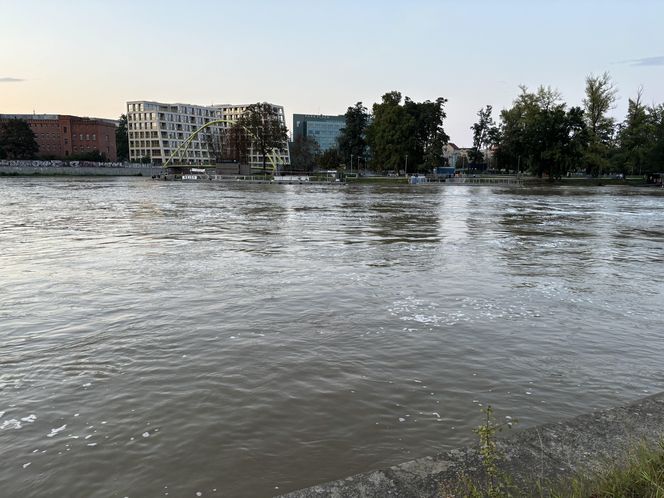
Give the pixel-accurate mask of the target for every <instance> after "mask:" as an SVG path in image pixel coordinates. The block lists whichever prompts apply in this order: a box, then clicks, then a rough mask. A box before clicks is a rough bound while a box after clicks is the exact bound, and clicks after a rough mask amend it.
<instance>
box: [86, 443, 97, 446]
mask: <svg viewBox="0 0 664 498" xmlns="http://www.w3.org/2000/svg"><path fill="white" fill-rule="evenodd" d="M88 446H97V443H88Z"/></svg>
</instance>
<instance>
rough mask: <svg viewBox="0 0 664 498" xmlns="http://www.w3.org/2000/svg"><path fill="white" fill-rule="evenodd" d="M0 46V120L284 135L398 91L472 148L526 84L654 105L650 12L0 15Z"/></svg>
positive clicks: (248, 7) (438, 8)
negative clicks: (277, 123) (183, 107)
mask: <svg viewBox="0 0 664 498" xmlns="http://www.w3.org/2000/svg"><path fill="white" fill-rule="evenodd" d="M0 42H1V46H2V50H1V51H0V113H32V112H33V110H34V111H35V112H37V113H53V114H75V115H83V116H95V117H106V118H117V117H118V116H119V115H120V114H121V113H123V112H125V110H126V106H125V103H126V101H127V100H142V99H145V100H157V101H164V102H185V103H192V104H202V105H207V104H212V103H252V102H257V101H269V102H273V103H275V104H281V105H283V106H284V107H285V109H286V113H287V116H288V122H287V124H288V126H289V128H290V127H291V126H292V120H291V119H290V116H291V114H292V113H312V114H313V113H323V114H343V113H344V112H345V111H346V108H347V107H348V106H350V105H353V104H354V103H355V102H357V101H362V102H364V104H365V105H366V106H367V107H368V108H371V105H372V104H373V103H374V102H376V101H379V100H380V97H381V96H382V94H384V93H385V92H388V91H391V90H399V91H401V92H402V94H403V95H408V96H410V97H411V98H412V99H414V100H418V101H420V100H426V99H430V100H433V99H435V98H437V97H445V98H447V99H449V102H448V104H447V108H446V109H447V115H448V117H447V120H446V123H445V129H446V131H447V133H448V134H449V135H450V136H451V140H452V141H453V142H456V143H457V144H458V145H460V146H469V145H470V144H471V140H472V139H471V132H470V130H469V127H470V125H471V124H472V123H473V122H474V121H475V117H476V116H475V113H476V112H477V110H478V109H479V108H480V107H482V106H484V105H486V104H492V105H493V106H494V109H495V110H496V111H499V110H500V109H502V108H504V107H506V106H508V105H509V104H510V102H511V101H512V100H513V99H514V97H515V96H516V95H517V93H518V91H519V90H518V85H519V84H522V83H523V84H526V85H528V86H529V87H533V88H534V87H536V86H537V85H539V84H544V85H551V86H553V87H554V88H557V89H558V90H559V91H560V92H561V93H562V94H563V97H564V98H565V100H566V101H567V102H568V104H570V105H581V100H582V98H583V90H584V79H585V77H586V75H588V74H590V73H595V74H598V73H602V72H604V71H609V72H610V73H611V75H612V76H613V79H614V81H615V83H616V86H617V87H618V90H619V97H620V98H619V101H618V103H617V107H616V109H615V110H614V111H613V112H614V114H615V116H616V117H618V118H619V119H620V120H622V119H623V117H624V114H625V111H626V108H627V100H628V98H629V97H631V96H634V95H635V94H636V91H637V89H638V88H639V86H640V85H643V87H644V93H643V95H644V98H645V101H646V103H653V102H655V103H661V102H664V2H662V1H655V0H635V1H631V2H628V1H623V2H619V1H605V2H602V1H590V0H587V1H584V0H576V1H551V2H546V3H545V2H534V1H525V0H524V1H502V2H499V1H479V0H476V1H473V0H469V1H465V2H462V1H433V0H431V1H425V0H422V1H417V0H414V1H411V2H406V1H399V2H397V1H390V0H383V1H378V0H375V1H374V0H366V1H360V0H356V1H346V0H335V1H332V0H328V1H315V0H310V1H308V2H304V1H296V0H293V1H260V0H245V1H242V2H240V1H233V2H231V1H223V0H220V1H202V0H190V1H187V2H184V1H163V0H162V1H151V0H145V1H140V0H133V1H125V0H113V1H111V0H84V1H83V0H80V1H78V0H69V1H67V2H52V1H36V0H20V1H19V0H0ZM497 114H498V113H497V112H495V113H494V117H497Z"/></svg>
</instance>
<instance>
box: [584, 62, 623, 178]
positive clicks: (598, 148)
mask: <svg viewBox="0 0 664 498" xmlns="http://www.w3.org/2000/svg"><path fill="white" fill-rule="evenodd" d="M616 94H617V90H616V88H615V87H614V85H613V82H612V81H611V76H610V75H609V73H604V74H602V75H601V76H594V75H592V74H591V75H590V76H588V77H587V78H586V97H585V98H584V99H583V106H584V109H585V120H586V124H587V125H588V133H589V143H588V149H587V150H586V154H585V163H586V172H587V173H591V174H593V175H599V174H601V173H602V171H606V170H607V169H608V166H609V161H608V156H609V153H610V148H611V141H612V138H613V133H614V129H615V122H614V120H613V118H610V117H608V116H607V115H606V114H607V112H609V110H611V109H612V108H613V104H614V103H615V101H616Z"/></svg>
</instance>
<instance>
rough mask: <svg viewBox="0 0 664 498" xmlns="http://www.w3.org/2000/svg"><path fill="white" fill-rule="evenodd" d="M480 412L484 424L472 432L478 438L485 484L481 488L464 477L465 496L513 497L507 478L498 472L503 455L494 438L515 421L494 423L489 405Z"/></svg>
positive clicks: (476, 497) (481, 497)
mask: <svg viewBox="0 0 664 498" xmlns="http://www.w3.org/2000/svg"><path fill="white" fill-rule="evenodd" d="M482 412H483V413H484V416H485V419H484V423H483V424H481V425H480V426H478V427H477V428H476V429H474V430H473V432H474V433H475V434H477V435H478V436H479V440H480V456H481V457H482V466H483V468H484V473H485V474H486V484H485V485H484V486H481V485H478V484H477V483H475V482H473V481H471V480H470V479H469V478H468V477H467V476H466V477H464V478H463V482H464V484H465V487H466V490H465V496H467V497H469V498H484V497H489V498H508V497H511V496H514V495H513V494H512V490H513V486H512V482H511V480H510V478H509V476H508V475H507V474H505V473H504V472H503V471H502V470H500V466H499V464H500V461H501V460H503V458H504V455H503V453H502V451H501V450H500V448H498V443H497V440H496V438H497V436H498V433H499V432H501V431H502V430H503V429H504V428H505V427H508V428H511V427H512V424H513V423H516V421H512V420H511V419H508V420H509V421H508V422H505V423H503V424H498V423H496V419H495V416H494V414H493V408H492V407H491V405H488V406H487V407H486V408H483V409H482Z"/></svg>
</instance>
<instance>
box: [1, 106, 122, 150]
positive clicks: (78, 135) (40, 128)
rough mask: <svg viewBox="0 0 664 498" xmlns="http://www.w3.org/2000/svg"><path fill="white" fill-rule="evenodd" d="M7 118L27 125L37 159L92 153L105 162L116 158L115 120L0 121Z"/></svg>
mask: <svg viewBox="0 0 664 498" xmlns="http://www.w3.org/2000/svg"><path fill="white" fill-rule="evenodd" d="M8 119H23V120H25V121H27V122H28V124H29V125H30V128H32V131H33V132H34V134H35V139H36V140H37V144H38V145H39V153H38V154H39V156H40V157H55V158H58V159H67V157H69V156H72V155H74V156H75V155H77V154H80V153H84V152H92V151H95V150H96V151H99V152H100V153H103V154H105V155H106V158H107V159H108V160H109V161H117V159H118V154H117V150H116V148H115V129H116V127H117V121H113V120H111V119H97V118H81V117H78V116H67V115H62V114H0V121H6V120H8Z"/></svg>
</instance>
